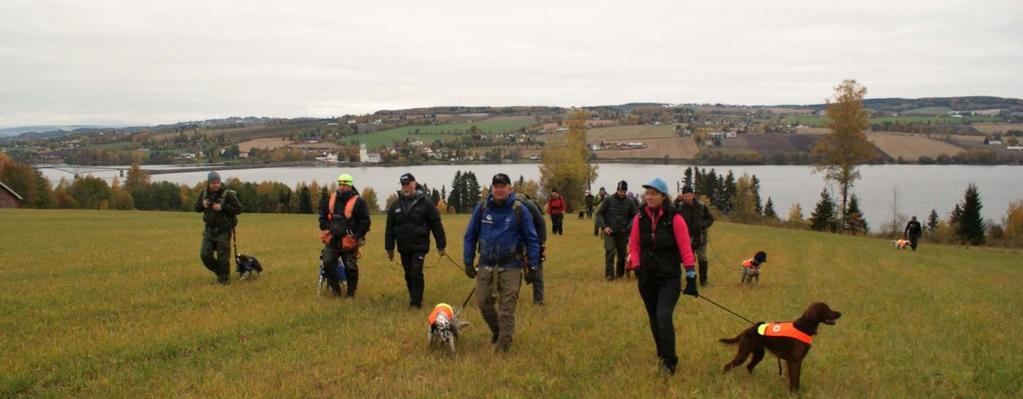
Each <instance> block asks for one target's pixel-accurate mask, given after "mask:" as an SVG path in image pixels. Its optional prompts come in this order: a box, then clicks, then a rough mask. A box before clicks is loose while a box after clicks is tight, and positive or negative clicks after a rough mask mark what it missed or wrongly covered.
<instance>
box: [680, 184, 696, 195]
mask: <svg viewBox="0 0 1023 399" xmlns="http://www.w3.org/2000/svg"><path fill="white" fill-rule="evenodd" d="M691 192H693V186H690V185H688V184H686V185H684V186H682V194H686V193H691Z"/></svg>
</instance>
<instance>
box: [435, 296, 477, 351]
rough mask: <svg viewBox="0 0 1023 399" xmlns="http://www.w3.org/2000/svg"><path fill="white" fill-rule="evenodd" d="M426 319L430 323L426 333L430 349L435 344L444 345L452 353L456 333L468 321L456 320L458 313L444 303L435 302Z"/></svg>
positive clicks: (455, 344) (455, 341) (456, 340)
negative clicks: (435, 304)
mask: <svg viewBox="0 0 1023 399" xmlns="http://www.w3.org/2000/svg"><path fill="white" fill-rule="evenodd" d="M427 321H428V322H429V323H430V331H429V332H428V333H427V338H428V339H429V347H430V348H431V349H432V348H433V347H434V346H435V345H446V346H447V347H448V350H450V351H451V353H452V354H454V353H455V347H456V346H457V343H458V333H459V331H460V330H461V329H462V328H465V327H466V326H468V325H469V322H467V321H462V320H458V314H457V313H455V311H454V309H452V308H451V305H448V304H446V303H440V304H437V306H435V307H434V308H433V311H432V312H430V317H428V318H427Z"/></svg>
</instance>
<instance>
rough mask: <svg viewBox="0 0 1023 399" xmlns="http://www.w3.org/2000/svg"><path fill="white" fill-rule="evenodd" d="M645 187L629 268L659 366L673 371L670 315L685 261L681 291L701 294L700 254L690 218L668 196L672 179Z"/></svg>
mask: <svg viewBox="0 0 1023 399" xmlns="http://www.w3.org/2000/svg"><path fill="white" fill-rule="evenodd" d="M643 188H644V189H646V192H644V193H643V201H644V206H643V207H642V208H641V209H640V210H639V213H638V214H637V215H636V217H635V218H634V219H633V221H632V226H633V227H632V232H631V235H630V237H629V265H628V268H629V270H633V271H635V273H636V277H637V279H638V280H639V295H640V296H641V297H642V298H643V304H644V305H645V306H646V312H647V315H648V316H649V318H650V332H652V333H653V335H654V343H655V344H656V345H657V357H658V359H660V365H659V368H660V370H661V372H662V373H663V374H664V375H665V376H670V375H674V374H675V368H676V366H677V365H678V356H677V355H676V354H675V325H674V323H673V321H672V315H673V313H674V311H675V304H676V303H678V298H679V294H680V290H681V288H682V281H681V280H682V267H681V265H684V266H685V269H686V287H685V290H681V293H684V294H686V295H692V296H693V297H697V296H699V294H698V293H697V291H696V272H695V271H693V265H694V264H695V263H696V259H695V258H694V257H693V250H692V247H691V246H690V244H689V229H688V228H687V227H686V222H685V220H684V219H682V215H680V214H678V213H677V212H676V211H675V207H673V206H672V204H671V200H670V199H669V197H668V185H667V184H666V183H664V181H663V180H661V179H659V178H658V179H654V180H652V181H651V182H650V183H647V184H646V185H644V186H643Z"/></svg>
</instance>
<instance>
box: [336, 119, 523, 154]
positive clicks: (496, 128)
mask: <svg viewBox="0 0 1023 399" xmlns="http://www.w3.org/2000/svg"><path fill="white" fill-rule="evenodd" d="M535 124H536V119H534V118H533V117H521V118H504V117H500V118H491V119H484V120H480V121H475V122H472V123H446V124H441V125H415V126H404V127H399V128H394V129H387V130H381V131H379V132H373V133H367V134H360V135H356V136H352V137H351V139H356V140H359V142H361V143H366V145H367V146H368V147H370V148H374V147H380V146H385V145H391V142H392V141H394V140H405V138H406V137H409V138H411V139H412V140H422V141H423V142H425V143H432V142H433V141H434V140H438V139H439V140H445V139H450V138H451V137H455V136H448V135H447V134H450V133H458V132H467V131H469V128H471V127H472V126H473V125H476V127H477V128H479V129H480V131H482V133H483V134H499V133H507V132H512V131H516V130H519V129H521V128H524V127H528V126H532V125H535ZM416 130H419V132H418V133H413V134H409V133H410V132H415V131H416Z"/></svg>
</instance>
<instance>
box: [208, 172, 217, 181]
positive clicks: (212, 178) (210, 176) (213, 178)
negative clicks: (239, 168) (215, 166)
mask: <svg viewBox="0 0 1023 399" xmlns="http://www.w3.org/2000/svg"><path fill="white" fill-rule="evenodd" d="M206 181H207V182H211V181H220V173H217V172H210V173H209V174H208V175H206Z"/></svg>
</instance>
